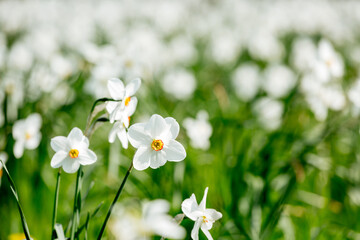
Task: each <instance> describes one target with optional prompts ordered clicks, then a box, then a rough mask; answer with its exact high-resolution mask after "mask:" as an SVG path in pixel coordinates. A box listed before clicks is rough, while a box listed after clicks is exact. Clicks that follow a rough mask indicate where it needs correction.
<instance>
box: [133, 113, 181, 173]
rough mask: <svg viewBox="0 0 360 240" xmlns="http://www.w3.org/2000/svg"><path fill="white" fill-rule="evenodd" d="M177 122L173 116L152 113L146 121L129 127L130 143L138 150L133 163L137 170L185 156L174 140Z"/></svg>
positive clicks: (177, 126)
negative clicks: (165, 116)
mask: <svg viewBox="0 0 360 240" xmlns="http://www.w3.org/2000/svg"><path fill="white" fill-rule="evenodd" d="M179 130H180V127H179V124H178V123H177V121H176V120H175V119H174V118H171V117H168V118H165V119H164V118H163V117H161V116H160V115H157V114H154V115H152V116H151V118H150V120H149V121H148V122H147V123H136V124H134V125H132V126H130V128H129V132H128V137H129V141H130V143H131V145H133V146H134V147H135V148H137V149H138V150H137V151H136V153H135V156H134V159H133V164H134V168H135V169H137V170H144V169H146V168H148V167H151V168H154V169H155V168H158V167H161V166H163V165H164V164H165V163H166V161H174V162H178V161H182V160H184V158H185V157H186V152H185V149H184V147H183V146H182V145H181V144H180V143H179V142H178V141H176V140H175V138H176V137H177V136H178V134H179Z"/></svg>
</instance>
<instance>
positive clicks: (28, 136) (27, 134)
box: [25, 132, 31, 140]
mask: <svg viewBox="0 0 360 240" xmlns="http://www.w3.org/2000/svg"><path fill="white" fill-rule="evenodd" d="M30 138H31V134H30V133H28V132H27V133H25V139H26V140H29V139H30Z"/></svg>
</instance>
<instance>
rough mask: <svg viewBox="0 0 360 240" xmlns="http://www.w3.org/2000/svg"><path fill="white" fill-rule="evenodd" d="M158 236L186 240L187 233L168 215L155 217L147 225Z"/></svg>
mask: <svg viewBox="0 0 360 240" xmlns="http://www.w3.org/2000/svg"><path fill="white" fill-rule="evenodd" d="M147 225H148V226H149V227H150V228H151V229H152V230H153V231H154V233H156V234H157V235H160V236H163V237H164V238H170V239H184V237H185V235H186V231H185V229H184V228H183V227H181V226H179V225H178V224H177V223H176V222H175V221H174V219H172V218H171V217H170V216H167V215H160V216H154V217H152V219H151V220H150V221H149V222H148V224H147Z"/></svg>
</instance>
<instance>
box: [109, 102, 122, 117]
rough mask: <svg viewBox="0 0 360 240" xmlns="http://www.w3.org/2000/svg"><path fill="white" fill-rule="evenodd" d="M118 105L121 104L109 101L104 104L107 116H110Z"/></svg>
mask: <svg viewBox="0 0 360 240" xmlns="http://www.w3.org/2000/svg"><path fill="white" fill-rule="evenodd" d="M119 104H121V103H119V102H113V101H109V102H107V103H106V110H107V111H108V113H109V114H111V113H112V112H113V111H114V110H115V108H116V107H117V106H118V105H119Z"/></svg>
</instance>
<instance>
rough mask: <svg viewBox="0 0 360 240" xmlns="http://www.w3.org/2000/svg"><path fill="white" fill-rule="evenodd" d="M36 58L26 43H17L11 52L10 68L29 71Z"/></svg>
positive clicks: (9, 58)
mask: <svg viewBox="0 0 360 240" xmlns="http://www.w3.org/2000/svg"><path fill="white" fill-rule="evenodd" d="M33 61H34V56H33V53H32V52H31V51H30V50H29V47H28V46H27V45H26V43H25V42H18V43H16V44H15V45H14V46H13V47H12V48H11V50H10V52H9V57H8V67H9V68H14V69H17V70H20V71H24V72H26V71H28V70H29V69H30V68H31V66H32V65H33Z"/></svg>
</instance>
